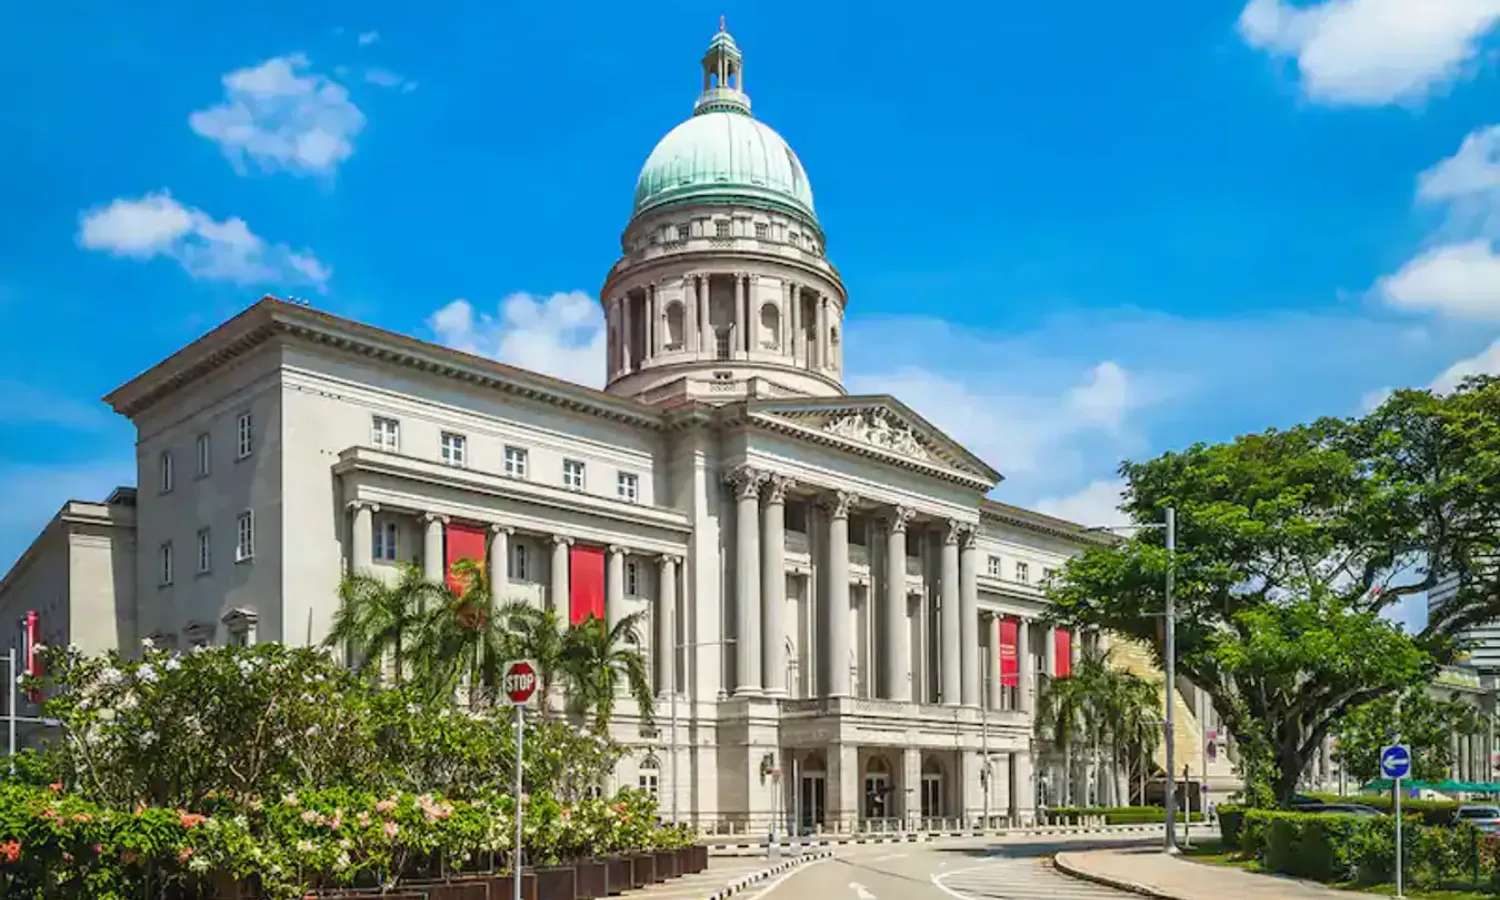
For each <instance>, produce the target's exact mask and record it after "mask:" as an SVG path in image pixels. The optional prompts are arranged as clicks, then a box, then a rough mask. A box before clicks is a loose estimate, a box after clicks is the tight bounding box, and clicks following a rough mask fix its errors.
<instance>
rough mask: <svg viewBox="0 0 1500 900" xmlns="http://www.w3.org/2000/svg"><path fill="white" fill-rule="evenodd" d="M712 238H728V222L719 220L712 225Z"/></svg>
mask: <svg viewBox="0 0 1500 900" xmlns="http://www.w3.org/2000/svg"><path fill="white" fill-rule="evenodd" d="M714 236H715V237H721V238H727V237H729V222H728V221H727V220H724V219H721V220H719V221H717V222H715V223H714Z"/></svg>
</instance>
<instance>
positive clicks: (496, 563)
mask: <svg viewBox="0 0 1500 900" xmlns="http://www.w3.org/2000/svg"><path fill="white" fill-rule="evenodd" d="M514 531H515V529H514V528H511V527H510V526H508V525H491V526H490V552H489V556H488V558H487V559H486V562H488V563H489V569H490V594H491V595H493V596H494V598H495V602H496V603H504V602H505V594H506V589H507V588H508V587H509V586H510V536H511V534H512V533H513V532H514Z"/></svg>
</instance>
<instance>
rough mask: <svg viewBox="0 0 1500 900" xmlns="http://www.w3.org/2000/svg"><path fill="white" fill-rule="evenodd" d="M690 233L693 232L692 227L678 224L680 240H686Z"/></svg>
mask: <svg viewBox="0 0 1500 900" xmlns="http://www.w3.org/2000/svg"><path fill="white" fill-rule="evenodd" d="M690 233H691V229H689V228H688V226H686V225H678V226H677V239H678V240H679V241H685V240H687V239H688V235H689V234H690Z"/></svg>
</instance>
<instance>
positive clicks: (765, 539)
mask: <svg viewBox="0 0 1500 900" xmlns="http://www.w3.org/2000/svg"><path fill="white" fill-rule="evenodd" d="M790 485H791V479H789V478H787V477H786V476H784V475H771V476H769V477H768V478H767V479H766V489H765V494H766V496H765V505H764V506H762V507H761V527H760V530H761V536H760V539H761V545H760V559H761V572H760V599H761V611H760V621H761V638H760V657H761V677H762V678H763V679H764V681H763V684H765V687H766V692H767V693H769V694H772V695H775V696H784V695H785V694H786V691H787V684H786V625H785V623H784V616H783V614H784V612H785V610H786V489H787V488H788V487H789V486H790Z"/></svg>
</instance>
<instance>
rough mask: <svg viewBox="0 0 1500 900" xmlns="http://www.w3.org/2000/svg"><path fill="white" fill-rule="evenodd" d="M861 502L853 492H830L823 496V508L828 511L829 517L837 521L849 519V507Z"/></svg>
mask: <svg viewBox="0 0 1500 900" xmlns="http://www.w3.org/2000/svg"><path fill="white" fill-rule="evenodd" d="M858 502H859V497H858V496H856V495H855V494H854V493H853V492H851V491H829V492H828V493H826V494H824V495H823V500H822V503H823V508H824V509H826V510H828V515H829V516H830V517H831V518H835V519H847V518H849V507H851V506H853V505H854V504H855V503H858Z"/></svg>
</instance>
